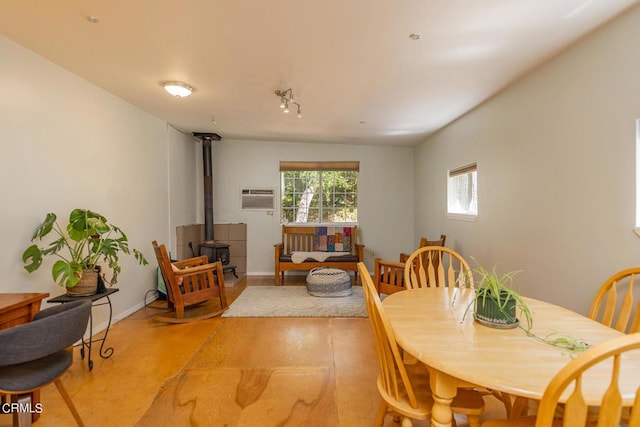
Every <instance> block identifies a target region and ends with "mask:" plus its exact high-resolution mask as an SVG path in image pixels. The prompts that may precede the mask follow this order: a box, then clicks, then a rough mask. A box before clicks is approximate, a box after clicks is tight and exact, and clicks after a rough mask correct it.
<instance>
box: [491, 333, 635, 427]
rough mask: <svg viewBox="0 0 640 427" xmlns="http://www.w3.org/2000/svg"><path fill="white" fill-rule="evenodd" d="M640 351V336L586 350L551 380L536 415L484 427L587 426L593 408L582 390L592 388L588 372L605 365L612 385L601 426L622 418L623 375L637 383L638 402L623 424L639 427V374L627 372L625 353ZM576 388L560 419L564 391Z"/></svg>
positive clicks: (605, 399)
mask: <svg viewBox="0 0 640 427" xmlns="http://www.w3.org/2000/svg"><path fill="white" fill-rule="evenodd" d="M630 351H640V333H634V334H630V335H625V336H621V337H619V338H615V339H613V340H610V341H607V342H605V343H602V344H600V345H598V346H596V347H592V348H591V349H589V350H587V351H585V352H584V353H582V354H581V355H579V356H578V357H576V358H575V359H573V360H571V361H570V362H569V363H568V364H567V365H566V366H565V367H564V368H562V369H561V370H560V371H559V372H558V373H557V374H556V375H555V376H554V377H553V378H552V379H551V382H550V383H549V385H548V386H547V388H546V389H545V391H544V394H543V395H542V400H541V401H540V405H539V407H538V413H537V415H536V416H532V417H523V418H518V419H514V420H489V421H485V422H484V423H483V424H482V427H509V426H513V427H520V426H535V427H547V426H563V427H569V426H571V427H574V426H585V425H591V424H589V423H588V417H589V412H590V407H589V406H588V405H586V404H585V401H584V396H583V390H584V389H585V388H588V387H590V386H591V384H590V383H589V380H588V376H589V373H588V372H589V369H590V368H592V367H593V366H595V365H598V364H602V365H605V366H606V367H607V368H608V369H610V370H611V382H610V383H609V385H608V387H607V389H606V390H604V393H603V394H602V400H601V402H600V406H599V411H598V420H597V426H598V427H614V426H615V427H618V426H619V425H620V423H621V420H623V419H622V417H623V412H624V411H623V409H624V407H623V405H622V396H621V394H620V390H619V388H618V385H619V381H620V377H621V375H622V376H623V377H624V378H627V379H632V380H633V381H635V383H637V388H636V390H637V391H636V393H635V401H634V403H633V406H632V407H631V416H630V418H629V419H628V420H624V421H623V423H624V424H625V425H626V426H627V427H640V375H638V373H637V372H628V371H627V372H625V373H622V374H621V372H622V371H623V366H624V363H625V360H624V354H625V353H628V352H630ZM571 385H573V386H574V389H573V391H572V392H571V395H570V397H569V399H568V400H567V401H566V403H565V404H564V406H563V408H562V410H561V413H562V419H558V405H559V403H558V401H559V399H560V396H562V395H564V394H566V392H565V390H567V388H569V387H570V386H571Z"/></svg>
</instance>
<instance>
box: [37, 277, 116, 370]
mask: <svg viewBox="0 0 640 427" xmlns="http://www.w3.org/2000/svg"><path fill="white" fill-rule="evenodd" d="M119 290H120V289H118V288H107V289H106V290H105V291H104V292H100V293H97V294H93V295H81V296H72V295H67V294H63V295H59V296H57V297H55V298H51V299H50V300H47V302H48V303H65V302H71V301H77V300H79V299H89V300H91V304H92V305H93V307H97V306H100V305H108V306H109V322H108V323H107V329H105V331H104V336H103V337H102V338H98V339H95V340H94V339H93V315H90V316H89V339H88V340H85V339H83V340H82V347H80V356H81V357H82V358H83V359H84V349H85V347H86V348H87V362H88V365H89V370H90V371H91V370H93V360H92V359H91V346H92V343H93V342H97V341H101V344H100V352H99V353H98V354H100V357H102V358H103V359H108V358H110V357H111V355H113V347H107V348H104V343H105V341H106V340H107V335H108V334H109V328H110V327H111V317H112V315H113V308H112V307H111V299H109V295H111V294H114V293H116V292H118V291H119ZM102 298H106V299H107V301H106V302H100V303H96V301H98V300H101V299H102Z"/></svg>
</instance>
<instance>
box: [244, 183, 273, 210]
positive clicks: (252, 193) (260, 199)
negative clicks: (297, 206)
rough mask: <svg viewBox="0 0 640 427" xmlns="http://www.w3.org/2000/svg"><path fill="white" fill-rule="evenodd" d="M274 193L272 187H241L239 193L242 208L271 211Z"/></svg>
mask: <svg viewBox="0 0 640 427" xmlns="http://www.w3.org/2000/svg"><path fill="white" fill-rule="evenodd" d="M275 195H276V190H274V189H273V188H243V189H242V190H241V194H240V199H241V200H242V209H243V210H253V211H272V210H274V209H275V197H276V196H275Z"/></svg>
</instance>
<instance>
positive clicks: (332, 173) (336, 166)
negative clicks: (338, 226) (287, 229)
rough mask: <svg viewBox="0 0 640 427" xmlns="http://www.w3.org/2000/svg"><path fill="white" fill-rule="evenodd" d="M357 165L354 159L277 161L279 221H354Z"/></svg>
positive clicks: (355, 215)
mask: <svg viewBox="0 0 640 427" xmlns="http://www.w3.org/2000/svg"><path fill="white" fill-rule="evenodd" d="M346 166H350V167H349V168H347V167H346ZM358 166H359V165H358V163H357V162H313V163H311V162H295V163H291V162H287V163H284V162H281V164H280V175H281V191H280V194H281V196H282V199H281V209H280V212H281V218H280V219H281V221H282V222H283V223H288V222H294V223H346V222H349V223H350V222H357V221H358V196H357V194H358Z"/></svg>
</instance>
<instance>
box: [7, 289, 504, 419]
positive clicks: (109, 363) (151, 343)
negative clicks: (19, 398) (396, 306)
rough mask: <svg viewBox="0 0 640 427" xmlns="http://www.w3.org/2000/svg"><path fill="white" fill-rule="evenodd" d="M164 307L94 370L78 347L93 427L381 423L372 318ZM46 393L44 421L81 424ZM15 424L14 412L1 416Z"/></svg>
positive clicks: (117, 328) (74, 391)
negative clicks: (190, 315)
mask: <svg viewBox="0 0 640 427" xmlns="http://www.w3.org/2000/svg"><path fill="white" fill-rule="evenodd" d="M247 282H248V283H247ZM272 283H273V280H272V278H271V277H269V278H253V277H252V278H249V280H248V281H247V280H242V281H241V282H240V283H239V284H238V285H236V286H235V287H234V288H227V292H228V296H229V299H230V301H232V300H233V299H235V298H236V297H237V295H239V293H240V292H241V291H242V290H243V289H244V288H245V287H246V286H260V285H271V284H272ZM287 284H288V285H290V284H293V283H291V281H290V280H288V281H287ZM160 311H161V310H160ZM158 312H159V309H158V308H154V307H146V308H143V309H141V310H140V311H138V312H136V313H134V314H133V315H132V316H130V317H128V318H126V319H124V320H122V321H120V322H118V323H117V324H115V325H114V326H113V327H112V329H111V331H110V333H109V338H108V344H109V346H112V347H113V348H114V350H115V351H114V354H113V356H112V357H111V358H109V359H101V358H99V357H97V358H96V357H95V356H94V367H93V370H92V371H89V369H88V367H87V363H86V361H83V360H81V359H80V356H79V354H78V353H79V350H78V349H75V350H74V351H75V352H76V354H75V355H74V356H75V362H74V364H73V366H72V367H71V369H70V370H69V371H68V372H67V373H66V374H65V375H64V377H63V383H64V385H65V386H66V388H67V390H68V392H69V394H70V395H71V397H72V399H73V401H74V403H75V405H76V407H77V409H78V412H79V413H80V415H81V417H82V418H83V420H84V422H85V424H86V425H87V426H135V425H138V426H252V427H256V426H259V427H261V426H265V427H267V426H318V427H321V426H328V427H334V426H344V427H357V426H372V425H373V420H374V418H375V414H376V410H377V408H378V404H379V397H378V393H377V389H376V386H375V379H376V375H377V365H376V356H375V350H374V345H373V337H372V334H371V330H370V326H369V323H368V319H361V318H360V319H353V318H349V319H346V318H233V319H232V318H229V319H226V318H225V319H222V318H214V319H209V320H202V321H198V322H195V323H187V324H167V323H160V322H157V321H155V320H154V317H155V316H156V315H157V314H158ZM485 399H486V400H487V412H486V414H487V415H488V416H491V417H503V416H504V410H503V409H502V407H501V406H500V405H499V404H498V403H497V401H496V400H495V399H493V398H491V397H485ZM41 400H42V405H43V413H42V415H41V417H40V419H39V420H38V421H37V422H36V424H35V425H36V426H41V427H47V426H71V425H74V424H75V423H74V420H73V418H72V416H71V413H70V412H69V410H68V408H67V407H66V406H65V404H64V402H63V400H62V398H61V397H60V395H59V394H58V392H57V390H56V388H55V387H54V386H53V385H49V386H47V387H45V388H44V389H43V390H42V399H41ZM387 418H388V419H387V420H386V422H385V426H390V425H392V420H391V419H389V417H387ZM465 424H466V420H465V419H464V418H463V417H462V418H458V425H459V426H463V425H465ZM7 425H11V417H10V416H8V415H0V426H7ZM415 425H416V426H418V425H420V426H426V425H428V423H427V422H422V423H416V424H415Z"/></svg>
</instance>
